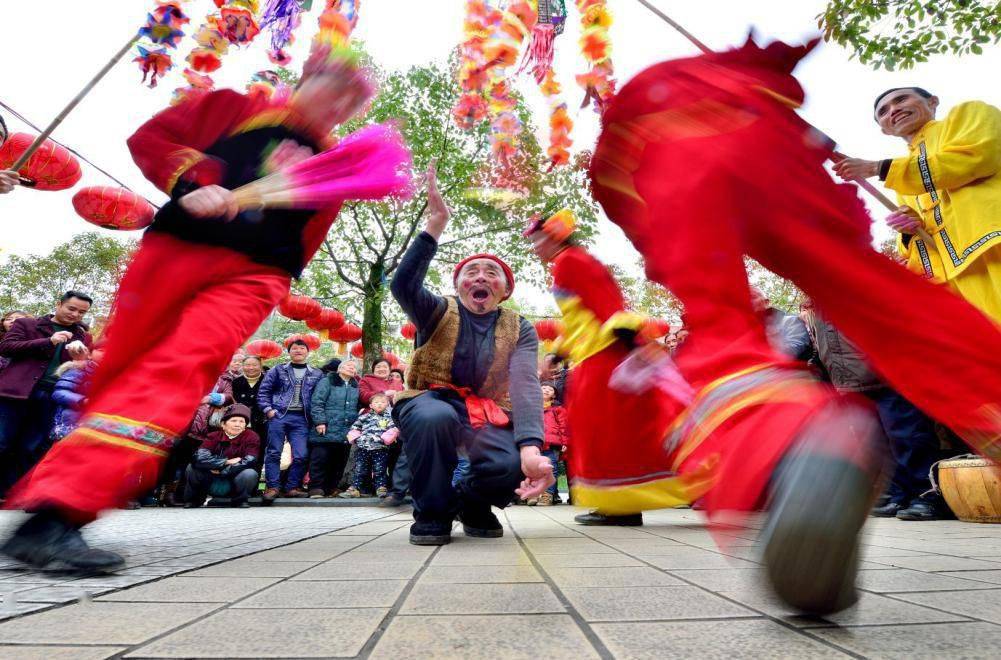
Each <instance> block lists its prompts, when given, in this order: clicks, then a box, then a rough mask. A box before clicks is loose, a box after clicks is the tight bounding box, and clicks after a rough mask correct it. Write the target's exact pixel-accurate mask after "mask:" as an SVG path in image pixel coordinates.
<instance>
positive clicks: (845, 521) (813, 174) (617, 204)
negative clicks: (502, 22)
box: [591, 40, 1001, 613]
mask: <svg viewBox="0 0 1001 660" xmlns="http://www.w3.org/2000/svg"><path fill="white" fill-rule="evenodd" d="M813 45H814V44H810V45H808V46H806V47H798V48H797V47H790V46H787V45H786V44H782V43H772V44H771V45H769V46H768V47H766V48H760V47H758V46H757V45H755V44H754V43H753V41H751V40H749V41H748V43H747V44H746V45H744V46H743V47H742V48H739V49H736V50H733V51H728V52H723V53H713V54H708V55H704V56H701V57H695V58H690V59H683V60H676V61H671V62H665V63H662V64H658V65H656V66H654V67H651V68H649V69H647V70H645V71H643V72H642V73H640V74H639V75H638V76H636V78H634V79H633V80H632V81H630V82H629V84H627V85H626V86H625V87H624V88H623V89H622V91H621V92H620V93H619V95H618V96H617V97H616V98H615V99H614V101H613V102H612V103H611V105H610V106H609V108H608V111H607V113H606V114H605V116H604V130H603V131H602V135H601V138H600V140H599V143H598V147H597V149H596V151H595V156H594V160H593V161H592V171H591V175H592V179H593V182H594V191H595V195H596V197H597V198H598V200H599V201H600V202H601V204H602V205H603V206H604V208H605V210H606V212H607V213H608V215H609V217H610V218H611V219H612V220H613V221H614V222H616V223H617V224H618V225H619V226H620V227H622V229H623V230H624V231H625V232H626V234H627V236H628V237H629V238H630V240H631V241H632V242H633V244H634V245H635V246H636V248H637V249H638V250H639V251H640V252H641V253H642V254H643V256H644V257H645V261H646V270H647V275H648V276H649V277H650V278H651V279H652V280H655V281H657V282H659V283H661V284H663V285H665V286H666V287H668V288H669V289H670V290H671V291H672V292H674V293H675V294H676V295H677V296H678V297H679V298H680V299H681V301H682V303H683V304H684V306H685V317H686V319H687V321H688V324H689V327H690V328H691V335H690V336H689V339H688V341H687V342H686V343H685V345H684V346H683V347H682V349H681V351H680V354H679V356H678V366H679V368H680V369H681V371H682V373H683V374H684V375H685V377H686V378H687V380H688V381H689V382H690V383H691V384H692V385H693V386H694V387H695V388H696V390H697V391H698V394H697V396H696V399H695V401H694V403H693V405H692V406H691V407H690V408H689V410H688V412H686V414H685V415H683V416H682V417H681V418H680V419H679V422H678V424H677V425H676V427H675V430H674V433H673V435H672V438H671V442H672V448H673V450H674V451H675V453H676V455H677V456H678V457H679V459H680V463H678V464H677V465H676V466H675V467H677V468H678V469H680V470H681V471H682V473H684V472H685V471H686V470H687V469H688V467H689V466H690V465H692V464H693V463H692V462H693V461H694V462H697V463H698V464H701V462H702V461H705V460H717V461H718V467H717V475H716V479H715V483H714V486H713V488H712V490H710V492H709V493H708V494H707V495H706V497H705V503H706V508H707V511H708V513H709V514H710V516H713V515H714V514H718V513H720V512H721V511H724V510H736V511H747V510H750V509H753V508H756V507H760V506H762V505H763V503H764V500H765V497H766V496H767V495H768V492H767V491H768V490H769V484H770V481H771V485H772V488H771V493H770V496H771V498H772V499H771V504H770V506H769V510H770V515H769V523H768V525H767V526H766V528H765V531H764V535H763V536H764V541H765V564H766V567H767V570H768V572H769V577H770V579H771V581H772V583H773V585H774V587H775V589H776V591H777V592H778V594H779V595H780V596H781V597H782V598H783V599H784V600H786V601H787V602H789V603H790V604H792V605H794V606H797V607H799V608H800V609H802V610H804V611H809V612H817V613H826V612H831V611H836V610H839V609H842V608H844V607H847V606H848V605H850V604H851V603H853V602H854V601H855V600H856V598H857V595H856V593H855V590H854V576H855V568H856V562H857V557H858V541H857V533H858V530H859V529H860V528H861V526H862V524H863V523H864V521H865V518H866V515H867V512H868V509H869V503H870V496H871V494H870V491H871V490H872V488H871V487H872V483H873V480H874V474H875V472H876V470H875V467H874V466H875V463H876V461H875V460H874V458H873V456H872V453H873V452H872V451H871V449H870V445H869V444H867V443H866V442H864V436H865V434H866V433H868V430H869V429H870V427H872V426H873V424H872V421H871V417H870V414H869V411H867V410H866V409H864V408H862V407H861V405H860V404H856V403H854V402H853V401H850V400H846V399H843V398H840V397H838V395H837V394H835V393H834V392H833V391H831V390H829V389H827V388H825V387H823V386H821V385H819V384H817V383H815V382H813V381H811V380H810V379H809V377H808V375H807V374H806V373H805V372H804V371H802V370H801V369H799V368H798V367H797V366H795V365H793V364H790V363H789V362H788V361H787V360H786V359H784V358H783V357H782V356H780V355H778V354H777V353H776V352H775V351H774V350H772V348H771V347H770V346H769V343H768V340H767V338H766V335H765V331H764V329H763V328H762V325H761V322H760V320H759V319H758V317H757V316H756V314H755V312H754V309H753V308H752V305H751V299H750V294H749V290H748V283H747V275H746V272H745V269H744V262H743V258H744V255H748V256H750V257H753V258H754V259H756V260H757V261H758V262H760V263H761V264H762V265H764V266H765V267H766V268H768V269H769V270H772V271H773V272H775V273H777V274H779V275H780V276H783V277H786V278H788V279H790V280H792V281H793V282H795V283H796V284H797V285H798V286H799V287H800V288H802V289H803V290H804V291H805V292H806V293H807V295H809V296H810V297H811V298H812V299H813V300H814V301H815V303H816V305H817V307H818V308H819V309H820V310H821V311H822V312H823V314H824V315H825V316H826V317H827V318H828V319H830V320H831V322H832V323H833V324H834V325H836V326H837V327H838V328H839V329H840V330H841V331H842V332H844V334H845V335H846V336H847V337H848V338H849V339H851V340H852V341H853V342H854V343H855V344H856V345H857V346H858V347H859V348H860V349H861V350H862V351H863V352H864V353H866V355H867V356H868V357H869V358H870V360H871V362H872V364H873V366H874V367H875V368H876V369H877V370H878V371H879V373H880V374H881V375H882V376H883V378H884V379H885V381H886V382H887V384H888V385H890V386H891V387H893V388H894V389H895V390H897V391H898V392H900V393H901V394H902V395H903V396H905V397H907V399H908V400H910V401H912V402H914V403H915V404H916V405H918V406H919V407H920V408H922V409H923V410H924V411H926V412H927V413H929V414H931V415H932V416H934V417H935V418H937V419H938V420H939V421H941V422H943V423H945V424H947V425H949V426H950V427H951V428H952V429H954V430H955V431H956V432H957V433H959V434H960V435H961V436H962V437H963V438H964V439H966V441H967V442H969V443H970V445H971V446H973V447H974V448H976V449H977V450H978V451H980V452H982V453H984V454H986V455H988V456H992V457H994V458H999V449H1001V446H999V444H998V440H999V433H1001V408H999V404H1001V333H999V330H998V327H997V326H996V325H995V324H994V323H992V322H991V321H990V320H989V319H987V318H986V317H985V316H984V315H983V314H981V313H980V312H978V311H977V310H975V309H974V308H973V307H971V306H970V305H969V304H967V303H966V302H964V301H963V300H961V299H959V298H958V297H956V296H955V295H953V294H951V293H950V292H949V291H947V290H945V289H943V288H941V287H939V286H936V285H934V284H932V283H930V282H927V281H924V280H922V279H921V278H920V277H917V276H915V275H913V274H911V273H909V272H907V271H906V270H905V269H904V268H902V267H900V266H899V265H898V264H895V263H893V262H891V261H890V260H888V259H886V258H885V257H883V256H882V255H880V254H878V253H877V252H875V251H874V250H873V249H872V247H871V245H870V233H869V225H870V220H869V218H868V216H867V215H866V213H865V211H864V208H863V206H862V204H861V202H860V200H859V199H858V198H857V195H856V192H855V190H854V188H853V187H852V186H850V185H838V184H835V183H834V181H833V180H832V179H831V178H830V176H829V175H828V174H827V172H826V171H825V170H824V167H823V163H824V161H825V160H826V159H828V158H829V157H830V156H831V149H832V146H833V145H831V144H829V143H828V141H827V140H826V139H825V138H824V137H823V136H822V135H820V134H818V133H817V131H815V130H813V129H812V128H811V127H810V126H809V125H807V124H806V123H805V122H804V121H802V120H801V119H800V118H799V117H798V115H797V114H796V113H795V112H794V110H793V108H795V107H797V106H798V105H799V104H800V103H801V102H802V100H803V92H802V89H801V88H800V86H799V84H798V83H797V81H796V80H795V78H793V76H792V75H791V72H792V69H793V68H794V67H795V65H796V63H797V62H798V61H799V60H800V59H801V58H802V57H803V56H804V55H806V53H807V52H809V50H810V48H811V47H812V46H813ZM849 417H850V419H849ZM860 440H863V441H861V442H860ZM794 446H795V447H796V448H797V451H795V452H791V451H790V450H791V449H793V447H794ZM804 447H805V449H804ZM780 463H781V465H780ZM773 475H775V477H774V478H773Z"/></svg>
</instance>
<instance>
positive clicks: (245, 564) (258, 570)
mask: <svg viewBox="0 0 1001 660" xmlns="http://www.w3.org/2000/svg"><path fill="white" fill-rule="evenodd" d="M318 563H319V562H315V561H250V560H247V559H234V560H233V561H227V562H224V563H222V564H216V565H215V566H209V567H207V568H202V569H199V570H197V571H192V572H190V573H186V574H185V575H190V576H192V577H201V576H203V575H204V576H208V577H277V578H282V577H289V576H290V575H295V574H296V573H299V572H301V571H304V570H306V569H307V568H312V567H313V566H316V565H317V564H318Z"/></svg>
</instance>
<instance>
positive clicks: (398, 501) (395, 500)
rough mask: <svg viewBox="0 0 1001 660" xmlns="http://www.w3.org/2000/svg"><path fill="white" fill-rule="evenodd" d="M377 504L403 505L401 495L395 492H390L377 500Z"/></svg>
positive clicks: (385, 505)
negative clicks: (380, 499)
mask: <svg viewBox="0 0 1001 660" xmlns="http://www.w3.org/2000/svg"><path fill="white" fill-rule="evenodd" d="M379 506H384V507H386V508H391V507H397V506H403V497H402V496H400V495H397V494H396V493H390V494H389V495H386V497H384V498H383V500H382V501H381V502H379Z"/></svg>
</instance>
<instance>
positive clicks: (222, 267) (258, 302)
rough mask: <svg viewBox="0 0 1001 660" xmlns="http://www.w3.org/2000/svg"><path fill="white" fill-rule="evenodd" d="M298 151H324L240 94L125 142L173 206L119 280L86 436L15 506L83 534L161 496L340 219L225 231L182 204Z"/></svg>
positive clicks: (184, 108) (328, 215)
mask: <svg viewBox="0 0 1001 660" xmlns="http://www.w3.org/2000/svg"><path fill="white" fill-rule="evenodd" d="M288 141H292V142H294V143H296V145H297V146H307V147H309V148H310V149H312V150H313V151H314V152H318V151H321V150H323V149H324V148H326V147H327V146H328V145H327V138H326V136H324V135H315V134H312V133H311V132H310V130H309V129H308V128H307V127H306V123H305V122H304V121H303V120H301V119H300V118H299V117H298V116H297V115H296V113H295V111H294V109H293V108H292V107H291V106H289V105H286V104H280V105H276V104H272V103H270V102H269V101H266V100H263V99H261V98H260V97H257V98H254V97H249V96H243V95H240V94H238V93H236V92H232V91H218V92H212V93H210V94H206V95H203V96H199V97H196V98H193V99H191V100H188V101H186V102H183V103H181V104H179V105H177V106H174V107H172V108H169V109H168V110H165V111H164V112H161V113H160V114H158V115H156V116H155V117H154V118H153V119H151V120H150V121H149V122H147V123H146V124H144V125H143V126H142V127H141V128H139V130H138V131H137V132H136V133H135V135H133V136H132V137H131V138H130V139H129V148H130V149H131V151H132V154H133V157H134V159H135V161H136V164H137V165H138V166H139V168H140V169H141V170H142V172H143V174H144V175H145V176H146V177H147V178H148V179H149V180H150V181H152V182H153V183H155V184H156V185H157V186H158V187H159V188H161V189H162V190H163V191H164V192H166V193H168V194H170V195H171V201H170V202H169V203H168V204H167V205H166V206H164V208H163V209H161V211H160V212H159V213H158V214H157V217H156V220H155V221H154V224H153V225H152V226H151V228H150V230H149V231H148V232H147V233H146V235H145V236H144V237H143V239H142V241H141V243H140V245H139V249H138V251H137V252H136V254H135V256H134V258H133V261H132V263H131V264H130V265H129V268H128V271H127V272H126V274H125V276H124V278H123V279H122V282H121V286H120V287H119V290H118V294H117V297H116V300H115V304H114V311H113V314H112V319H111V321H110V323H109V325H108V328H107V330H106V338H107V341H106V345H105V356H104V359H103V361H102V362H101V365H100V367H99V368H98V370H97V372H96V374H95V376H94V381H93V382H92V383H91V385H90V388H89V390H88V393H87V395H88V403H87V405H86V407H85V409H84V415H83V418H82V420H81V423H80V427H79V428H78V429H77V430H76V431H74V432H73V433H71V434H70V435H69V436H67V437H66V438H65V439H63V440H62V441H60V442H59V443H58V444H56V445H55V446H54V447H53V448H52V450H51V451H50V452H49V453H48V455H46V457H45V458H44V459H43V460H42V462H41V463H39V465H38V466H37V467H36V468H35V469H34V471H33V472H32V473H31V474H29V475H28V476H27V477H26V478H25V479H24V480H23V481H22V482H21V483H20V484H18V485H17V486H16V487H15V490H14V492H13V493H12V497H11V500H10V501H9V502H8V505H9V506H11V507H15V508H25V509H28V510H38V509H43V508H54V509H57V510H58V511H60V512H61V514H62V515H63V516H64V517H66V518H68V519H72V520H74V521H75V522H76V523H78V524H82V523H87V522H89V521H91V520H93V519H94V518H95V517H96V516H97V514H98V512H99V511H101V510H103V509H107V508H112V507H116V506H121V505H122V504H124V503H125V502H126V501H127V500H129V499H134V498H135V497H136V496H138V495H140V494H141V493H143V492H145V491H148V490H149V489H150V488H152V487H153V485H154V484H155V483H156V479H157V473H158V471H159V469H160V467H161V465H162V464H163V462H164V459H165V458H166V456H167V453H168V451H169V449H170V447H171V444H172V443H173V440H174V438H176V437H177V436H178V435H179V434H180V433H181V432H182V431H183V430H184V429H185V428H186V426H187V425H188V423H189V422H190V420H191V415H192V414H193V412H194V411H195V409H196V407H197V406H198V403H199V401H200V400H201V398H202V397H203V396H204V395H205V394H206V393H208V392H209V391H210V390H211V389H212V385H213V384H214V383H215V381H216V379H217V378H218V376H219V374H220V373H222V372H223V371H224V370H225V368H226V366H227V365H228V363H229V361H230V359H231V357H232V355H233V353H234V352H235V350H236V349H237V348H238V347H239V346H240V345H241V344H242V343H243V342H244V341H245V340H246V339H247V337H249V336H250V335H251V334H252V333H253V332H254V331H255V330H256V329H257V328H258V327H259V326H260V325H261V323H262V322H263V321H264V320H265V318H266V317H267V315H268V314H269V313H270V312H271V310H272V309H273V308H274V307H275V305H276V304H277V303H278V302H279V301H280V300H281V299H282V298H283V297H284V296H285V295H287V293H288V289H289V282H290V279H291V277H293V276H298V275H299V274H300V273H301V271H302V269H303V268H304V266H305V265H306V263H307V262H308V261H309V259H310V257H312V255H313V253H314V252H315V251H316V250H317V248H318V247H319V246H320V244H321V242H322V241H323V239H324V237H325V236H326V234H327V230H328V229H329V227H330V225H331V224H332V222H333V221H334V219H335V218H336V215H337V210H338V209H337V208H331V209H327V210H324V211H322V212H319V213H316V212H313V211H298V210H295V211H293V210H270V209H269V210H263V211H246V212H242V213H240V214H239V215H238V216H237V217H236V218H235V219H233V220H232V221H229V222H227V221H225V220H222V219H219V220H213V219H209V220H204V219H195V218H192V217H190V216H188V215H187V214H186V213H185V212H184V211H183V210H181V208H180V206H179V205H178V203H177V200H178V199H179V198H180V197H181V196H183V195H184V194H186V193H188V192H190V191H192V190H194V189H196V188H198V187H200V186H204V185H208V184H218V185H221V186H222V187H224V188H227V189H231V190H232V189H234V188H237V187H239V186H240V185H243V184H245V183H248V182H250V181H253V180H255V179H258V178H260V177H261V176H262V175H263V174H264V173H266V171H267V161H268V157H269V155H270V154H271V152H272V151H273V150H274V149H276V148H277V147H278V146H279V145H282V144H285V143H287V142H288Z"/></svg>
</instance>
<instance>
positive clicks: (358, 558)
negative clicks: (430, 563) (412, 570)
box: [337, 545, 434, 564]
mask: <svg viewBox="0 0 1001 660" xmlns="http://www.w3.org/2000/svg"><path fill="white" fill-rule="evenodd" d="M433 554H434V549H433V548H426V547H418V546H416V545H412V546H410V548H404V549H400V550H392V551H388V552H372V551H371V550H369V549H368V546H365V547H364V548H355V549H354V550H351V551H349V552H346V553H344V554H343V555H340V556H338V557H337V561H342V562H344V563H345V564H353V563H361V564H395V563H397V562H409V563H415V562H416V563H424V562H425V561H427V558H428V557H430V556H431V555H433Z"/></svg>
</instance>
